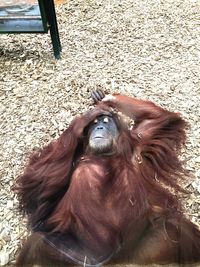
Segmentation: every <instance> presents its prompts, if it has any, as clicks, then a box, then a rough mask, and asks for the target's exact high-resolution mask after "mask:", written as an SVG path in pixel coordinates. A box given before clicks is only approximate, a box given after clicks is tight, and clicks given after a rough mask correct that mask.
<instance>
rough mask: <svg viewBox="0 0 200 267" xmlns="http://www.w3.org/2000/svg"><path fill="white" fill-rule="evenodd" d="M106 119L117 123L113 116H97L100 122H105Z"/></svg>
mask: <svg viewBox="0 0 200 267" xmlns="http://www.w3.org/2000/svg"><path fill="white" fill-rule="evenodd" d="M105 118H106V119H108V121H110V122H115V120H114V118H113V117H112V116H111V115H103V114H102V115H99V116H97V117H96V119H95V120H96V121H99V122H100V121H103V120H104V119H105Z"/></svg>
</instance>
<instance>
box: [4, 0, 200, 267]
mask: <svg viewBox="0 0 200 267" xmlns="http://www.w3.org/2000/svg"><path fill="white" fill-rule="evenodd" d="M56 10H57V19H58V25H59V31H60V38H61V43H62V57H61V59H60V60H55V59H54V57H53V53H52V44H51V40H50V36H49V35H48V34H37V35H35V34H19V35H12V34H11V35H3V34H2V35H0V114H1V116H0V129H1V131H0V184H1V187H0V266H3V265H5V264H7V263H9V264H11V263H13V262H14V260H15V257H16V253H17V251H18V250H19V248H20V246H21V243H22V240H23V238H24V237H26V236H27V227H26V220H25V219H24V218H21V217H20V215H19V214H18V213H17V204H18V203H17V199H16V196H15V195H14V193H13V192H12V190H11V187H12V185H13V184H14V181H15V178H16V177H17V176H18V175H19V174H20V173H21V171H22V169H23V166H24V164H25V161H26V158H27V155H28V154H29V153H30V152H31V151H32V150H33V149H35V148H36V149H37V148H39V147H41V146H42V145H44V144H47V143H48V142H50V141H51V140H53V139H54V138H56V137H58V136H59V134H60V133H61V132H62V131H63V130H64V129H66V127H67V126H68V124H69V122H70V121H71V119H72V118H73V117H74V116H75V115H77V114H79V113H80V112H84V111H85V110H87V109H88V108H89V107H90V106H91V105H92V102H91V100H90V92H91V90H92V89H94V88H97V87H101V88H104V89H105V90H106V91H107V92H120V93H124V94H129V95H135V96H137V97H138V98H142V99H149V100H152V101H154V102H156V103H157V104H158V105H161V106H162V107H164V108H167V109H169V110H172V111H179V112H180V113H181V114H182V115H183V117H184V118H185V119H186V120H187V121H188V122H189V124H190V126H191V128H190V129H189V130H188V141H187V143H186V148H185V150H184V151H183V159H185V161H186V168H187V169H188V170H189V171H190V173H191V180H189V181H187V182H186V183H185V185H184V186H185V187H186V188H187V189H189V190H190V194H189V195H188V196H187V197H185V198H184V203H185V208H186V212H187V216H189V217H190V218H191V220H192V221H193V222H194V223H196V224H198V225H199V224H200V213H199V204H200V121H199V116H200V2H199V1H197V0H176V1H171V0H159V1H157V0H144V1H136V0H112V1H110V0H108V1H104V0H71V1H64V3H63V4H61V5H56Z"/></svg>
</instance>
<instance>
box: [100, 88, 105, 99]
mask: <svg viewBox="0 0 200 267" xmlns="http://www.w3.org/2000/svg"><path fill="white" fill-rule="evenodd" d="M98 94H99V96H100V98H101V100H102V99H103V98H104V97H105V93H104V91H103V90H101V89H98Z"/></svg>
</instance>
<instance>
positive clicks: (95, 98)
mask: <svg viewBox="0 0 200 267" xmlns="http://www.w3.org/2000/svg"><path fill="white" fill-rule="evenodd" d="M91 97H92V99H93V101H94V102H95V103H96V102H98V101H99V98H98V97H99V96H98V95H97V94H96V91H92V93H91Z"/></svg>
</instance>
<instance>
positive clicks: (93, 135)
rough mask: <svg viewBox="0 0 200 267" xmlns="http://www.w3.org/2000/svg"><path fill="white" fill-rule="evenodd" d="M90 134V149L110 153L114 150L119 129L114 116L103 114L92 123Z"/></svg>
mask: <svg viewBox="0 0 200 267" xmlns="http://www.w3.org/2000/svg"><path fill="white" fill-rule="evenodd" d="M88 134H89V150H90V151H92V152H94V153H95V154H102V153H103V154H105V153H106V154H110V153H112V152H113V151H114V148H115V144H116V139H117V137H118V135H119V130H118V128H117V125H116V122H115V120H114V119H113V118H112V116H108V115H101V116H98V117H97V118H96V119H95V121H94V122H93V123H92V125H91V126H90V129H89V132H88Z"/></svg>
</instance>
